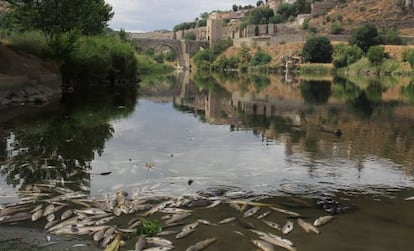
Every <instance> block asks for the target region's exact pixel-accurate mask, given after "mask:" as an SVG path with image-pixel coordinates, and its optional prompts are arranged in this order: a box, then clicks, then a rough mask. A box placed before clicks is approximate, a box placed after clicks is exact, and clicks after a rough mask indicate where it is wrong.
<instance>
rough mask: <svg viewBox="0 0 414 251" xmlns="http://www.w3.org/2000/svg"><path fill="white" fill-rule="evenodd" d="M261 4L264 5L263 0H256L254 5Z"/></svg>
mask: <svg viewBox="0 0 414 251" xmlns="http://www.w3.org/2000/svg"><path fill="white" fill-rule="evenodd" d="M262 5H264V3H263V1H262V0H259V1H257V3H256V6H257V7H260V6H262Z"/></svg>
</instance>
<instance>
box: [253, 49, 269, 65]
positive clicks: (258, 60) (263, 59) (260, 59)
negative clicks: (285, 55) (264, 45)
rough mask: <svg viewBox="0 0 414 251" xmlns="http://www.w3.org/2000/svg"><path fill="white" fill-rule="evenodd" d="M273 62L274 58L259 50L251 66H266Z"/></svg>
mask: <svg viewBox="0 0 414 251" xmlns="http://www.w3.org/2000/svg"><path fill="white" fill-rule="evenodd" d="M271 61H272V57H271V56H270V55H269V54H267V53H266V52H264V51H260V50H259V51H257V52H256V53H255V54H254V56H253V58H252V62H251V64H252V65H253V66H258V65H265V64H268V63H270V62H271Z"/></svg>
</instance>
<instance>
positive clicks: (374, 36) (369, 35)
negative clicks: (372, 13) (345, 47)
mask: <svg viewBox="0 0 414 251" xmlns="http://www.w3.org/2000/svg"><path fill="white" fill-rule="evenodd" d="M381 40H382V39H381V36H380V35H379V33H378V29H377V27H376V26H375V25H373V24H366V25H363V26H360V27H358V28H356V29H355V30H354V31H353V32H352V35H351V39H350V40H349V43H350V44H355V45H357V46H358V47H359V48H361V50H362V51H363V52H364V53H366V52H367V51H368V49H369V47H371V46H373V45H379V44H380V43H381Z"/></svg>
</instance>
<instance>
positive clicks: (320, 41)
mask: <svg viewBox="0 0 414 251" xmlns="http://www.w3.org/2000/svg"><path fill="white" fill-rule="evenodd" d="M332 53H333V47H332V44H331V41H330V40H329V39H328V38H327V37H313V38H310V39H309V40H308V41H306V43H305V45H304V46H303V49H302V57H303V58H304V59H305V60H306V61H308V62H311V63H329V62H331V61H332Z"/></svg>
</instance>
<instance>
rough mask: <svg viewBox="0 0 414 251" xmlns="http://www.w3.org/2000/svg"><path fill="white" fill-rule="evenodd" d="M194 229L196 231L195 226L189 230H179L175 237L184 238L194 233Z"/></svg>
mask: <svg viewBox="0 0 414 251" xmlns="http://www.w3.org/2000/svg"><path fill="white" fill-rule="evenodd" d="M194 231H195V228H193V229H190V230H188V231H181V232H179V233H178V234H177V235H176V236H175V238H176V239H181V238H184V237H186V236H188V235H190V234H191V233H193V232H194Z"/></svg>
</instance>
